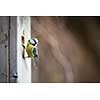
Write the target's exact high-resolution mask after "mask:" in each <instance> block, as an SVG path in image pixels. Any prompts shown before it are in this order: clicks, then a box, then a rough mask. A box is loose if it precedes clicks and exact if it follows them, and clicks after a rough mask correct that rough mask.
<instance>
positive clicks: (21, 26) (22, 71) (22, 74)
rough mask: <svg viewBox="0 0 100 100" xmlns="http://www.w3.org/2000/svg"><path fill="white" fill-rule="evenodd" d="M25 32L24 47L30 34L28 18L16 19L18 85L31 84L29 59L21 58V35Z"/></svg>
mask: <svg viewBox="0 0 100 100" xmlns="http://www.w3.org/2000/svg"><path fill="white" fill-rule="evenodd" d="M23 30H24V32H25V45H26V44H27V41H28V39H30V38H31V32H30V17H27V16H25V17H21V16H20V17H17V72H18V80H17V82H19V83H30V82H31V59H30V58H26V59H25V60H24V59H23V58H22V51H23V47H22V45H21V35H22V32H23Z"/></svg>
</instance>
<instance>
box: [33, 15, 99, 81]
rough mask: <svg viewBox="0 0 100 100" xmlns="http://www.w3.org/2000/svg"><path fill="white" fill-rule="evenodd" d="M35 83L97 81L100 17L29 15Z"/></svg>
mask: <svg viewBox="0 0 100 100" xmlns="http://www.w3.org/2000/svg"><path fill="white" fill-rule="evenodd" d="M31 33H32V35H34V36H36V37H37V38H38V39H39V60H38V71H39V81H38V82H100V17H64V16H62V17H61V16H55V17H50V16H45V17H35V16H34V17H31Z"/></svg>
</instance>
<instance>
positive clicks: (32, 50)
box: [26, 38, 38, 59]
mask: <svg viewBox="0 0 100 100" xmlns="http://www.w3.org/2000/svg"><path fill="white" fill-rule="evenodd" d="M37 46H38V39H37V38H32V39H30V40H28V42H27V46H26V52H27V54H28V57H30V58H32V59H35V58H37V57H38V47H37Z"/></svg>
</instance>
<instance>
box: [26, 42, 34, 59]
mask: <svg viewBox="0 0 100 100" xmlns="http://www.w3.org/2000/svg"><path fill="white" fill-rule="evenodd" d="M33 48H34V46H33V45H31V44H30V43H27V48H26V52H27V54H28V57H34V54H33V51H32V49H33Z"/></svg>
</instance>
